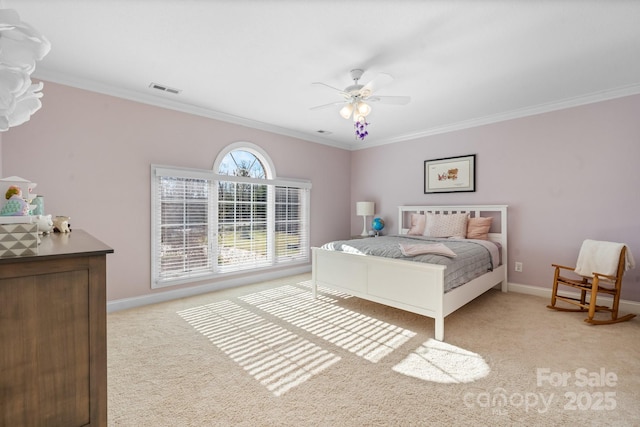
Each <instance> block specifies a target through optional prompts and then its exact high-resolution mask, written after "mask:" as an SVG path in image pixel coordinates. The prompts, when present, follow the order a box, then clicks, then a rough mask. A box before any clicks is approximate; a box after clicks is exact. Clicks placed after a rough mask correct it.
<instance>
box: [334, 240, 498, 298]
mask: <svg viewBox="0 0 640 427" xmlns="http://www.w3.org/2000/svg"><path fill="white" fill-rule="evenodd" d="M435 244H441V245H444V246H446V247H447V248H449V249H451V251H453V253H455V256H443V255H437V254H431V253H425V254H420V255H416V256H405V255H403V253H402V250H401V245H435ZM322 249H324V250H330V251H338V252H345V253H351V254H356V255H364V256H378V257H385V258H394V259H402V260H406V261H412V262H423V263H428V264H439V265H444V266H446V267H447V268H446V269H445V271H444V285H445V292H447V291H450V290H451V289H454V288H456V287H458V286H461V285H463V284H465V283H467V282H469V281H471V280H473V279H475V278H477V277H479V276H482V275H483V274H485V273H487V272H489V271H492V270H493V269H494V268H495V267H497V266H498V265H499V263H500V248H499V245H498V244H496V243H494V242H490V241H486V240H469V239H438V238H432V237H424V236H406V235H402V236H400V235H394V236H380V237H369V238H362V239H352V240H337V241H333V242H329V243H326V244H324V245H322Z"/></svg>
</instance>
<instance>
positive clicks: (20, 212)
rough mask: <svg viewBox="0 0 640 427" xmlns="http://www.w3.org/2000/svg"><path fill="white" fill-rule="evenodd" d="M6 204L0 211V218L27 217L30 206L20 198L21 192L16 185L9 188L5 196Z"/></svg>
mask: <svg viewBox="0 0 640 427" xmlns="http://www.w3.org/2000/svg"><path fill="white" fill-rule="evenodd" d="M5 198H6V199H7V203H6V204H5V205H4V207H3V208H2V210H1V211H0V215H1V216H24V215H29V211H30V210H31V206H30V205H29V203H27V201H26V200H25V199H23V198H22V190H21V189H20V187H18V186H16V185H12V186H11V187H9V189H8V190H7V192H6V194H5Z"/></svg>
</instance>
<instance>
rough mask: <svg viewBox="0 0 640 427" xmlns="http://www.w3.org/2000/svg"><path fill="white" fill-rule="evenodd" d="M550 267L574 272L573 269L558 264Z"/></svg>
mask: <svg viewBox="0 0 640 427" xmlns="http://www.w3.org/2000/svg"><path fill="white" fill-rule="evenodd" d="M551 267H555V268H562V269H564V270H575V269H576V268H575V267H566V266H564V265H560V264H551Z"/></svg>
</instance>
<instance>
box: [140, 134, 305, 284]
mask: <svg viewBox="0 0 640 427" xmlns="http://www.w3.org/2000/svg"><path fill="white" fill-rule="evenodd" d="M152 169H153V170H152V175H153V177H154V180H153V186H154V189H153V191H152V197H153V199H154V200H153V206H154V215H155V220H154V222H153V223H152V236H153V237H152V238H153V240H154V242H153V247H154V254H153V255H152V258H153V260H152V262H153V278H152V287H162V286H169V285H173V284H179V283H186V282H192V281H196V280H203V279H205V278H206V277H207V276H217V275H221V274H229V273H233V272H246V271H247V270H255V269H264V268H269V267H281V266H283V265H285V264H287V263H301V262H308V260H309V199H310V197H309V192H310V189H311V184H310V183H309V182H307V181H300V180H292V179H286V178H276V174H275V168H274V166H273V163H272V162H271V159H270V158H269V156H268V155H267V153H266V152H264V151H263V150H262V149H261V148H260V147H258V146H257V145H254V144H251V143H247V142H237V143H234V144H231V145H229V146H227V147H226V148H225V149H224V150H222V151H221V152H220V153H219V154H218V157H217V158H216V161H215V163H214V166H213V168H212V170H211V171H202V170H193V169H189V170H185V169H177V168H168V167H162V166H155V165H154V166H152Z"/></svg>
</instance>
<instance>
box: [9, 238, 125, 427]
mask: <svg viewBox="0 0 640 427" xmlns="http://www.w3.org/2000/svg"><path fill="white" fill-rule="evenodd" d="M108 253H113V249H111V248H110V247H108V246H106V245H105V244H104V243H102V242H100V241H99V240H97V239H95V238H94V237H92V236H91V235H89V234H88V233H86V232H83V231H82V230H73V231H72V232H70V233H52V234H50V235H48V236H43V237H42V242H41V244H40V245H39V247H38V255H34V256H25V257H13V258H0V426H11V427H13V426H20V427H28V426H63V427H75V426H106V425H107V343H106V335H107V324H106V258H107V257H106V255H107V254H108Z"/></svg>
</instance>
